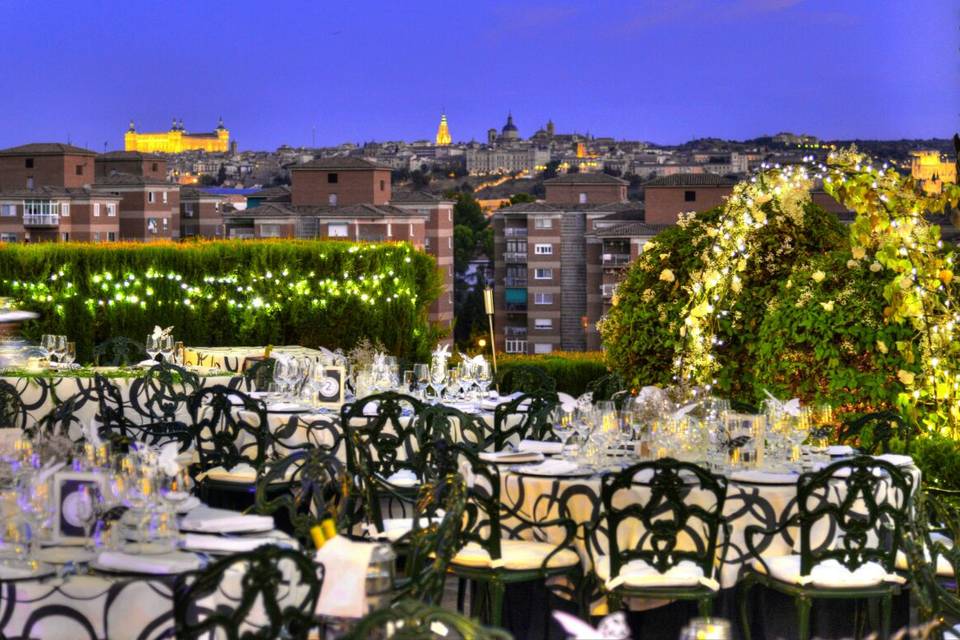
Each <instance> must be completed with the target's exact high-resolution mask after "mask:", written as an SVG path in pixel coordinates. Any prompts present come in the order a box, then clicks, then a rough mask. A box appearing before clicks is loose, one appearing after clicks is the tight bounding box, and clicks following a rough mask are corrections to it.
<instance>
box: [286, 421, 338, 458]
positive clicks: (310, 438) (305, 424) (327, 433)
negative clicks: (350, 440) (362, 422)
mask: <svg viewBox="0 0 960 640" xmlns="http://www.w3.org/2000/svg"><path fill="white" fill-rule="evenodd" d="M274 420H276V417H274ZM343 439H344V437H343V429H341V428H340V421H339V419H338V418H337V417H335V416H333V415H331V416H329V417H328V416H307V415H301V414H292V415H291V416H290V417H289V418H287V420H286V421H285V422H282V423H280V422H276V421H274V422H271V437H270V441H269V448H268V450H267V458H268V459H272V460H276V459H280V458H285V457H287V456H289V455H290V454H292V453H295V452H297V451H301V450H303V449H319V450H321V451H326V452H327V453H330V454H332V455H336V454H338V453H339V452H340V447H341V446H342V444H343Z"/></svg>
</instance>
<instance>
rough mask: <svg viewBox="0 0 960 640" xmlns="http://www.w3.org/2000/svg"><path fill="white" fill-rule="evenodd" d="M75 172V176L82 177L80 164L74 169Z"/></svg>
mask: <svg viewBox="0 0 960 640" xmlns="http://www.w3.org/2000/svg"><path fill="white" fill-rule="evenodd" d="M75 171H76V172H77V175H78V176H82V175H83V165H82V164H78V165H77V166H76V168H75Z"/></svg>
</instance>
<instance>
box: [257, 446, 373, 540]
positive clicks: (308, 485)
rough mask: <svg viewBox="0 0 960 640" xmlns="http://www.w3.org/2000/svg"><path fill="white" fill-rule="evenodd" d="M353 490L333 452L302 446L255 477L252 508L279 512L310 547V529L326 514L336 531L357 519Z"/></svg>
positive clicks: (265, 513) (294, 532)
mask: <svg viewBox="0 0 960 640" xmlns="http://www.w3.org/2000/svg"><path fill="white" fill-rule="evenodd" d="M354 493H355V492H354V484H353V482H352V480H351V478H350V476H349V475H348V474H347V471H346V468H345V466H344V465H343V463H342V462H340V461H339V460H338V459H337V457H336V456H335V455H333V454H331V453H330V452H329V451H325V450H323V449H315V448H305V449H301V450H299V451H295V452H293V453H291V454H290V455H289V456H287V457H285V458H282V459H280V460H276V461H272V462H268V463H267V465H266V466H265V468H264V471H263V472H262V473H261V474H260V476H259V477H258V478H257V488H256V496H255V499H254V510H255V511H256V512H257V513H259V514H261V515H273V516H274V517H277V516H280V517H281V519H284V520H285V521H286V522H287V523H289V525H290V529H291V530H292V533H293V535H294V536H295V537H296V538H297V539H298V540H299V541H300V544H301V545H302V546H303V547H304V548H305V549H312V548H313V546H314V543H313V537H312V536H311V535H310V530H311V529H312V528H313V527H314V526H315V525H317V524H319V523H320V522H322V521H323V520H324V519H325V518H326V517H331V518H333V519H334V521H335V522H336V524H337V531H340V532H346V531H349V530H350V528H351V526H352V525H353V524H354V523H355V522H356V521H357V520H358V519H359V518H358V514H357V513H356V511H357V508H356V502H357V501H356V496H355V495H354ZM280 528H283V527H280Z"/></svg>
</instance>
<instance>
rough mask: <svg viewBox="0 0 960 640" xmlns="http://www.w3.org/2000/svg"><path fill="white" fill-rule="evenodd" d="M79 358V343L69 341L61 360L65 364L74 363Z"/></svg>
mask: <svg viewBox="0 0 960 640" xmlns="http://www.w3.org/2000/svg"><path fill="white" fill-rule="evenodd" d="M76 359H77V343H76V342H68V343H67V346H66V347H65V348H64V350H63V354H62V355H61V356H60V361H61V362H63V363H64V364H73V363H74V361H76Z"/></svg>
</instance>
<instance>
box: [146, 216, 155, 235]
mask: <svg viewBox="0 0 960 640" xmlns="http://www.w3.org/2000/svg"><path fill="white" fill-rule="evenodd" d="M147 232H148V233H156V232H157V219H156V218H147Z"/></svg>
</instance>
